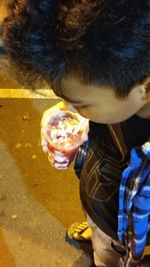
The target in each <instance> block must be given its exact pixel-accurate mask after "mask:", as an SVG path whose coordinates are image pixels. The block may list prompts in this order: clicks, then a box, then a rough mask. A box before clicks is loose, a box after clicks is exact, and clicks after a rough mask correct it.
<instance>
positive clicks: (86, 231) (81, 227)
mask: <svg viewBox="0 0 150 267" xmlns="http://www.w3.org/2000/svg"><path fill="white" fill-rule="evenodd" d="M67 236H68V238H70V239H74V240H76V241H83V242H89V241H90V240H91V236H92V230H91V228H90V227H89V226H88V224H87V222H82V223H78V222H77V223H74V224H72V225H71V226H70V227H69V229H68V231H67Z"/></svg>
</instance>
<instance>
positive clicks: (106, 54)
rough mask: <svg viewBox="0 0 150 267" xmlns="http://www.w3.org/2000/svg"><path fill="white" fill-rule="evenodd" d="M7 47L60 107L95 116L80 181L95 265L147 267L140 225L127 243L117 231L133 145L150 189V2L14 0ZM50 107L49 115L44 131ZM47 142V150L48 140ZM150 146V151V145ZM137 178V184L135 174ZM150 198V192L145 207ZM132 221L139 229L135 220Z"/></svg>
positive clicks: (7, 27)
mask: <svg viewBox="0 0 150 267" xmlns="http://www.w3.org/2000/svg"><path fill="white" fill-rule="evenodd" d="M4 44H5V48H6V51H7V53H8V54H9V56H10V58H11V59H12V61H13V62H14V63H16V65H18V66H19V68H21V67H22V66H23V69H24V70H27V71H29V72H30V73H31V74H32V78H34V75H33V74H35V75H36V76H37V75H40V76H41V77H43V78H44V79H46V80H47V81H48V83H49V84H50V85H51V87H52V88H53V90H54V92H55V93H56V94H57V95H58V96H60V97H62V98H63V99H64V100H65V101H67V102H65V103H68V104H64V103H60V104H58V105H57V106H56V107H55V108H59V109H63V108H66V106H64V105H67V108H68V109H69V108H70V109H74V111H76V110H77V111H78V112H79V113H80V114H81V115H83V116H84V117H87V118H88V119H90V130H89V141H88V148H87V150H86V156H85V158H84V161H82V162H80V163H81V166H82V167H81V169H78V176H79V177H80V197H81V202H82V205H83V208H84V210H85V212H86V216H87V220H88V223H89V226H90V227H91V229H92V231H93V234H92V245H93V250H94V260H95V265H96V266H101V267H102V266H109V267H116V266H140V265H139V264H140V260H141V258H142V252H143V251H140V253H136V250H135V249H134V246H133V243H134V242H133V241H135V240H134V234H133V235H132V234H131V233H130V231H129V230H134V229H132V228H133V227H131V229H130V228H129V227H127V229H126V230H127V231H126V232H125V235H124V238H123V239H122V240H121V238H119V237H118V234H117V233H119V230H118V228H119V226H120V224H119V219H118V218H119V215H120V213H119V212H120V206H119V202H120V199H119V190H120V187H121V184H122V177H123V178H124V175H125V174H126V172H125V173H124V172H123V171H124V170H125V169H126V168H127V166H128V164H129V162H130V151H131V149H132V148H134V147H137V146H138V147H139V148H138V150H135V151H134V152H137V155H140V157H141V158H140V159H142V160H143V161H144V162H146V164H145V163H144V164H145V165H144V170H145V169H146V170H148V171H147V173H146V175H145V173H144V174H143V173H142V175H143V176H142V178H143V177H144V178H143V181H144V183H146V182H147V183H146V186H147V188H148V186H149V184H148V177H149V166H150V161H149V159H148V158H147V156H146V155H149V154H148V153H149V152H146V153H145V154H143V153H144V152H143V151H144V150H140V146H141V145H142V144H144V143H145V142H146V141H148V139H149V136H150V121H149V119H150V103H149V100H150V49H149V47H150V4H149V0H145V1H144V0H137V1H135V0H134V1H133V0H95V1H94V0H86V1H85V0H80V1H75V0H74V1H73V0H67V1H61V0H58V1H49V0H43V1H40V0H39V1H37V0H32V1H27V0H14V2H13V3H12V5H11V6H10V9H9V15H8V18H7V19H6V20H5V23H4ZM51 110H52V109H49V110H48V111H46V112H45V113H44V116H43V119H42V127H45V125H47V123H48V120H49V115H50V113H51ZM42 144H43V149H44V150H45V151H47V142H46V140H44V139H43V142H42ZM144 147H146V148H147V149H149V143H147V144H146V145H145V146H144ZM146 151H148V150H146ZM142 160H141V161H139V162H140V163H141V164H142ZM145 160H146V161H145ZM132 163H133V162H132ZM142 166H143V165H142ZM131 167H132V165H131ZM139 168H140V166H138V170H139ZM142 170H143V169H142ZM122 173H123V174H122ZM133 174H134V175H133ZM145 177H146V178H145ZM130 181H132V182H133V184H134V182H136V181H137V180H136V172H132V180H130ZM145 181H146V182H145ZM144 183H142V185H144ZM129 184H130V187H132V183H131V182H130V183H129ZM135 185H136V186H137V185H138V183H135ZM130 187H129V185H128V186H127V189H130ZM133 189H134V187H133ZM126 191H127V194H128V191H129V190H126ZM137 193H138V190H137ZM146 199H148V200H149V195H148V196H147V198H145V202H144V203H145V206H146V204H147V202H146ZM129 203H130V201H129ZM118 210H119V212H118ZM136 211H137V209H136ZM147 212H149V209H148V211H147ZM128 215H129V214H128ZM141 217H142V216H141ZM141 217H140V218H141ZM128 219H129V220H128V221H129V222H128V225H130V224H131V225H132V217H129V218H128ZM140 222H141V227H143V225H142V221H140ZM143 222H145V221H144V219H143ZM148 223H149V222H147V225H148ZM144 229H145V228H144ZM146 229H147V230H145V231H144V234H145V236H146V242H145V243H144V245H146V243H147V237H148V235H149V228H148V227H147V228H146ZM124 230H125V229H124V228H123V231H124ZM131 232H132V231H131ZM136 234H137V235H138V232H136ZM139 236H140V234H139ZM131 237H132V238H131ZM137 243H138V242H135V247H136V245H137ZM131 244H132V246H131Z"/></svg>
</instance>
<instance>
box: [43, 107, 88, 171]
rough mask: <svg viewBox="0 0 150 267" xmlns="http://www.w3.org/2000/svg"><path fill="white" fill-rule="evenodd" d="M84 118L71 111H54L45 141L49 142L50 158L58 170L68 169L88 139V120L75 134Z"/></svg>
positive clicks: (46, 131) (46, 130)
mask: <svg viewBox="0 0 150 267" xmlns="http://www.w3.org/2000/svg"><path fill="white" fill-rule="evenodd" d="M81 120H83V117H82V116H81V115H79V114H78V113H73V112H70V111H61V110H60V111H58V110H57V111H53V112H52V114H51V118H50V121H49V125H48V127H47V129H45V139H46V140H47V142H48V157H49V161H50V163H51V165H52V166H53V167H55V168H57V169H66V168H68V166H69V165H70V164H71V162H72V161H73V159H74V157H75V154H76V152H77V150H78V148H79V146H80V145H81V144H82V143H83V142H84V141H86V140H87V138H88V120H85V122H84V125H83V126H82V127H81V128H80V130H79V131H78V132H77V133H76V134H74V131H75V129H76V127H78V125H79V123H80V121H81Z"/></svg>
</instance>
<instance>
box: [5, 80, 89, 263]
mask: <svg viewBox="0 0 150 267" xmlns="http://www.w3.org/2000/svg"><path fill="white" fill-rule="evenodd" d="M3 84H4V82H3ZM6 92H7V91H4V90H2V89H0V138H1V139H0V165H1V168H0V267H59V266H60V267H88V266H90V265H91V258H90V256H89V253H91V247H90V245H82V244H81V245H80V244H79V243H78V242H72V243H69V242H68V240H66V238H65V235H66V231H67V228H68V227H69V225H70V224H71V223H74V222H76V221H82V220H84V215H83V212H82V209H81V207H80V200H79V194H78V191H79V188H78V186H79V184H78V179H77V178H76V177H75V175H74V173H73V167H72V166H71V167H70V168H69V169H68V170H65V171H58V170H55V169H54V168H52V167H51V166H50V164H49V162H48V160H47V155H45V154H44V153H43V152H42V150H41V146H40V120H41V116H42V113H43V111H44V110H45V109H47V108H48V107H50V106H52V105H54V104H55V103H57V102H58V101H59V100H58V99H55V98H53V97H51V98H48V99H46V98H42V96H41V97H40V94H37V96H38V97H35V93H34V94H33V95H32V98H29V97H27V98H26V97H25V96H24V97H23V98H21V97H20V96H19V97H18V98H17V95H15V98H13V95H12V91H10V98H9V95H8V92H7V94H6ZM16 92H17V91H16ZM18 93H19V91H18ZM26 93H27V91H26ZM5 95H6V97H7V98H6V97H5Z"/></svg>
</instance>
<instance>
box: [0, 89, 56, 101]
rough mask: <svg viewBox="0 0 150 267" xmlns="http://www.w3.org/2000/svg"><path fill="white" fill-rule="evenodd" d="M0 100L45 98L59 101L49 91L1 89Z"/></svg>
mask: <svg viewBox="0 0 150 267" xmlns="http://www.w3.org/2000/svg"><path fill="white" fill-rule="evenodd" d="M0 98H47V99H49V98H50V99H59V98H58V97H57V96H56V95H55V94H54V93H53V91H52V90H50V89H36V90H34V91H33V90H30V89H3V88H0Z"/></svg>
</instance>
